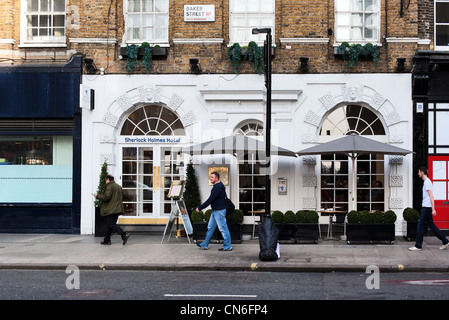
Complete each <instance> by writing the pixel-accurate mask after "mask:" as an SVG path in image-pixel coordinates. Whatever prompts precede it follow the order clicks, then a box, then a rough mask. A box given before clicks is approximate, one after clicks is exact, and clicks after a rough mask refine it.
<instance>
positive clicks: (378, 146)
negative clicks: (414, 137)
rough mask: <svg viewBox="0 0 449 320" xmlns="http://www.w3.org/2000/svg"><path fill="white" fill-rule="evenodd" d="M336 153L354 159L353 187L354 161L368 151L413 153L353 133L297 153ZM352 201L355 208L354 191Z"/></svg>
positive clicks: (353, 175) (302, 154) (399, 153)
mask: <svg viewBox="0 0 449 320" xmlns="http://www.w3.org/2000/svg"><path fill="white" fill-rule="evenodd" d="M335 153H343V154H346V155H347V156H349V157H350V158H351V160H352V168H353V169H352V182H353V184H352V185H353V188H355V172H354V163H355V159H356V158H357V157H358V156H360V155H362V154H368V153H377V154H383V155H385V154H390V155H407V154H409V153H411V151H409V150H406V149H402V148H398V147H395V146H392V145H389V144H386V143H382V142H378V141H375V140H372V139H369V138H365V137H363V136H359V135H356V134H351V135H347V136H344V137H343V138H340V139H337V140H333V141H330V142H326V143H323V144H320V145H318V146H314V147H310V148H307V149H304V150H301V151H298V152H297V153H296V154H297V155H299V156H304V155H313V154H335ZM352 194H353V196H352V201H353V208H355V206H354V205H355V202H354V200H355V197H354V192H353V193H352Z"/></svg>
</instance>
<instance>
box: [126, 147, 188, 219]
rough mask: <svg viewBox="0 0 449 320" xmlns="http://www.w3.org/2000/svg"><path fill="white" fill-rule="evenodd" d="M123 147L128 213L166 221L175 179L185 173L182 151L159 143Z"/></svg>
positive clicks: (129, 215) (180, 177)
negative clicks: (170, 192) (155, 144)
mask: <svg viewBox="0 0 449 320" xmlns="http://www.w3.org/2000/svg"><path fill="white" fill-rule="evenodd" d="M121 150H122V152H121V155H122V157H121V178H122V181H121V182H122V186H123V192H124V199H123V202H124V205H125V216H128V217H136V218H154V220H153V219H151V220H150V222H148V223H156V224H157V223H165V221H166V218H168V216H169V214H170V211H171V200H170V198H168V197H167V194H168V191H169V189H170V185H171V182H172V180H181V179H182V177H183V176H184V174H183V170H182V168H183V167H184V164H183V162H182V154H180V153H178V152H176V151H173V148H171V147H165V146H159V145H157V146H151V147H140V146H139V147H134V146H123V147H122V148H121ZM161 218H163V220H161ZM158 219H159V222H158Z"/></svg>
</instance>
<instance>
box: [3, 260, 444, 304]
mask: <svg viewBox="0 0 449 320" xmlns="http://www.w3.org/2000/svg"><path fill="white" fill-rule="evenodd" d="M0 299H1V300H162V301H164V300H165V301H174V300H176V301H180V300H182V301H184V300H189V301H193V300H195V301H201V300H233V301H253V302H255V301H257V300H261V301H262V300H266V301H267V300H285V301H288V300H342V299H357V300H378V299H380V300H447V299H449V274H447V273H426V274H422V273H376V272H373V273H344V272H343V273H338V272H332V273H276V272H220V271H213V272H203V271H200V272H192V271H190V272H179V271H178V272H174V271H173V272H167V271H109V270H98V271H92V270H89V271H87V270H86V271H84V270H76V268H75V269H69V270H51V271H50V270H48V271H46V270H0Z"/></svg>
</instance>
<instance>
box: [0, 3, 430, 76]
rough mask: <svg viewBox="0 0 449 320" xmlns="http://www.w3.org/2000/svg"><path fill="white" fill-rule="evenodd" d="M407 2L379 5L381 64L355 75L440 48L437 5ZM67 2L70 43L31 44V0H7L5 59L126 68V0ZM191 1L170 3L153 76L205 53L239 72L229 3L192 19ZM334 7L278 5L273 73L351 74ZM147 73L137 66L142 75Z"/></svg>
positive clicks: (389, 68)
mask: <svg viewBox="0 0 449 320" xmlns="http://www.w3.org/2000/svg"><path fill="white" fill-rule="evenodd" d="M401 1H402V2H404V3H406V2H407V1H403V0H395V1H391V0H390V1H380V2H379V16H380V18H379V22H378V24H379V30H378V36H377V39H378V41H375V43H377V44H380V45H381V49H380V58H379V64H378V66H377V67H374V66H373V65H372V63H370V62H369V61H361V63H358V64H357V65H356V67H355V68H354V69H353V70H351V72H357V73H358V72H376V73H378V72H382V73H383V72H395V70H396V66H397V65H396V59H397V58H406V64H405V66H406V69H405V70H406V71H410V70H411V58H412V57H413V55H414V53H415V52H416V51H417V50H428V49H432V48H433V18H432V17H433V15H432V12H433V2H432V1H422V2H419V3H418V1H409V2H410V4H409V5H408V7H407V8H406V7H405V4H404V9H403V10H402V14H401V9H400V8H401ZM65 2H66V3H65V6H66V10H65V41H63V42H61V43H59V44H58V45H51V46H45V45H41V44H39V45H36V46H33V45H31V44H25V42H26V41H25V40H24V35H23V28H24V27H23V25H24V24H25V23H26V21H25V22H24V21H22V20H23V15H24V13H23V7H24V6H25V5H26V3H27V1H12V0H5V1H2V3H1V4H0V12H1V15H2V19H1V22H0V39H1V40H2V41H1V42H0V50H1V51H0V52H1V57H2V58H3V60H4V59H14V62H15V63H21V62H29V61H32V60H33V59H37V58H39V59H48V60H49V61H51V60H52V59H55V57H56V59H58V60H59V59H61V60H62V59H67V58H68V57H70V56H71V55H72V54H74V53H82V54H84V55H85V57H86V58H91V59H94V61H95V64H96V65H97V67H98V69H100V68H105V69H107V70H106V71H107V72H108V73H114V74H115V73H126V61H125V60H120V58H119V57H120V47H121V46H125V45H126V43H127V39H126V38H124V36H125V25H126V21H125V20H126V18H125V17H126V6H125V5H126V1H122V0H112V1H107V0H92V1H85V0H67V1H65ZM187 4H192V2H191V1H169V8H168V12H169V14H168V39H167V41H166V42H165V43H164V44H163V45H167V46H168V47H169V50H168V54H167V57H166V59H164V60H160V61H158V62H157V63H155V64H154V65H153V68H152V70H151V73H159V74H185V73H189V72H190V67H189V58H199V59H200V63H201V67H202V69H203V70H204V71H205V72H208V73H212V74H216V73H232V66H231V65H230V63H229V61H228V55H227V49H228V46H229V45H232V44H233V41H232V39H230V36H229V21H230V8H229V1H198V2H195V3H194V4H195V5H201V4H208V5H214V6H215V21H213V22H185V21H184V5H187ZM124 6H125V8H124ZM334 8H335V6H334V1H309V2H307V1H306V2H303V1H276V2H275V8H274V16H275V24H274V30H275V36H274V43H275V45H276V48H275V49H274V51H275V54H274V58H273V73H297V72H298V69H299V58H300V57H308V58H309V70H310V72H311V73H341V72H344V71H346V69H345V65H344V63H342V60H341V58H339V57H338V56H336V55H334V53H335V50H334V47H335V46H336V44H337V43H339V42H338V39H336V37H335V32H334V31H335V23H336V22H335V9H334ZM21 25H22V28H21ZM21 30H22V31H21ZM21 32H22V33H21ZM21 37H22V40H21ZM149 42H150V44H157V42H154V43H151V41H149ZM362 43H363V41H362ZM373 43H374V41H373ZM243 45H247V43H242V46H243ZM40 47H42V48H40ZM40 61H42V60H40ZM143 71H144V70H136V71H135V73H141V72H143ZM241 73H252V69H251V67H249V66H247V64H244V66H243V69H242V71H241Z"/></svg>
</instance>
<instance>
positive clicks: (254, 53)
mask: <svg viewBox="0 0 449 320" xmlns="http://www.w3.org/2000/svg"><path fill="white" fill-rule="evenodd" d="M263 53H264V52H263V47H259V46H258V45H257V43H256V42H254V41H251V42H250V43H249V44H248V50H247V52H246V57H247V58H248V60H249V61H250V62H251V63H252V64H253V66H254V71H256V73H258V74H259V75H261V74H263V73H265V61H264V54H263ZM246 57H245V58H246Z"/></svg>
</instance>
